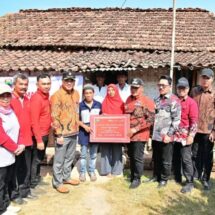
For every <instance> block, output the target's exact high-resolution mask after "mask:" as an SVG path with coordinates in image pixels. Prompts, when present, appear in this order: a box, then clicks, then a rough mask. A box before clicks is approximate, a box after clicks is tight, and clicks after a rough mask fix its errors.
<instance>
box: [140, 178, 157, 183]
mask: <svg viewBox="0 0 215 215" xmlns="http://www.w3.org/2000/svg"><path fill="white" fill-rule="evenodd" d="M157 181H158V179H157V177H151V178H148V179H146V180H144V181H143V183H149V182H157Z"/></svg>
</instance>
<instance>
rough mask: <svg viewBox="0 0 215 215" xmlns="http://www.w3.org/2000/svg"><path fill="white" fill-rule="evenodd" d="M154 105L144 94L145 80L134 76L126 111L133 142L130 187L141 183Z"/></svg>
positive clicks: (131, 145)
mask: <svg viewBox="0 0 215 215" xmlns="http://www.w3.org/2000/svg"><path fill="white" fill-rule="evenodd" d="M154 106H155V105H154V102H153V101H152V100H151V99H150V98H148V97H146V96H144V95H143V81H142V80H141V79H140V78H134V79H133V80H132V82H131V95H130V96H129V97H128V99H127V101H126V103H125V113H126V114H130V137H131V143H130V144H128V155H129V157H130V170H131V185H130V189H134V188H137V187H138V186H139V185H140V184H141V176H142V174H143V161H144V159H143V155H144V147H145V144H146V142H147V141H148V140H149V135H150V127H151V126H152V124H153V122H154V114H155V113H154Z"/></svg>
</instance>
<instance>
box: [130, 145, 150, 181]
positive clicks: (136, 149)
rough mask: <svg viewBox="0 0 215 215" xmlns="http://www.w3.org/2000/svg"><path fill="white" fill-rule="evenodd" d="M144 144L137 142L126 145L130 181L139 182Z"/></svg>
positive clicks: (141, 172)
mask: <svg viewBox="0 0 215 215" xmlns="http://www.w3.org/2000/svg"><path fill="white" fill-rule="evenodd" d="M145 143H146V142H142V141H138V142H131V143H130V144H128V156H129V158H130V170H131V181H133V180H140V179H141V176H142V174H143V166H144V147H145Z"/></svg>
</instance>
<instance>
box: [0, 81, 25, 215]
mask: <svg viewBox="0 0 215 215" xmlns="http://www.w3.org/2000/svg"><path fill="white" fill-rule="evenodd" d="M11 92H12V91H11V88H10V87H9V86H8V85H6V84H1V85H0V214H5V215H6V214H15V213H16V212H18V211H19V210H20V208H17V207H12V206H9V204H10V199H9V194H8V189H9V188H11V185H12V184H10V186H9V183H12V182H11V178H13V177H12V175H13V172H14V163H15V155H19V154H21V153H22V152H23V150H24V146H23V145H17V141H18V136H19V122H18V119H17V118H16V115H15V113H14V112H13V110H12V109H11V107H10V101H11V98H12V94H11ZM8 206H9V207H8Z"/></svg>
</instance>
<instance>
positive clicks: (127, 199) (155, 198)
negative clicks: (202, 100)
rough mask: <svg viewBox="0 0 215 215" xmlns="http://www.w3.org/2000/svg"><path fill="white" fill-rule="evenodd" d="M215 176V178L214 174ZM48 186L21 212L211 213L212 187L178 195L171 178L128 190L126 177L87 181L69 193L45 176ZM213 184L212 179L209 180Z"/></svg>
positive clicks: (28, 214) (213, 204) (99, 214)
mask: <svg viewBox="0 0 215 215" xmlns="http://www.w3.org/2000/svg"><path fill="white" fill-rule="evenodd" d="M213 178H215V177H213ZM46 181H48V182H50V185H49V186H42V187H39V188H38V189H37V190H36V192H37V193H40V197H39V199H38V200H36V201H30V202H29V203H28V204H27V205H24V206H23V208H22V212H21V213H20V215H47V214H52V215H76V214H78V215H147V214H149V215H155V214H156V215H157V214H159V215H189V214H192V215H193V214H195V215H200V214H201V215H202V214H204V215H210V214H211V215H214V214H215V188H213V189H212V191H211V192H210V193H206V192H204V191H203V190H202V186H201V184H200V183H196V186H197V187H198V189H194V190H193V192H192V193H191V194H186V195H184V194H181V193H180V189H181V186H179V185H177V184H176V183H175V182H174V181H170V182H169V183H168V186H167V187H166V188H163V189H160V190H158V189H157V188H156V187H157V183H143V184H141V186H140V187H139V188H138V189H135V190H129V189H128V186H129V182H128V180H127V176H125V177H124V178H114V179H112V180H109V181H107V180H106V181H105V182H103V183H100V182H96V183H90V182H86V183H83V184H81V185H80V186H78V187H71V186H70V194H68V195H67V194H59V193H57V192H56V191H55V190H54V189H53V188H52V186H51V176H46ZM212 181H214V184H215V180H214V179H212Z"/></svg>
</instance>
